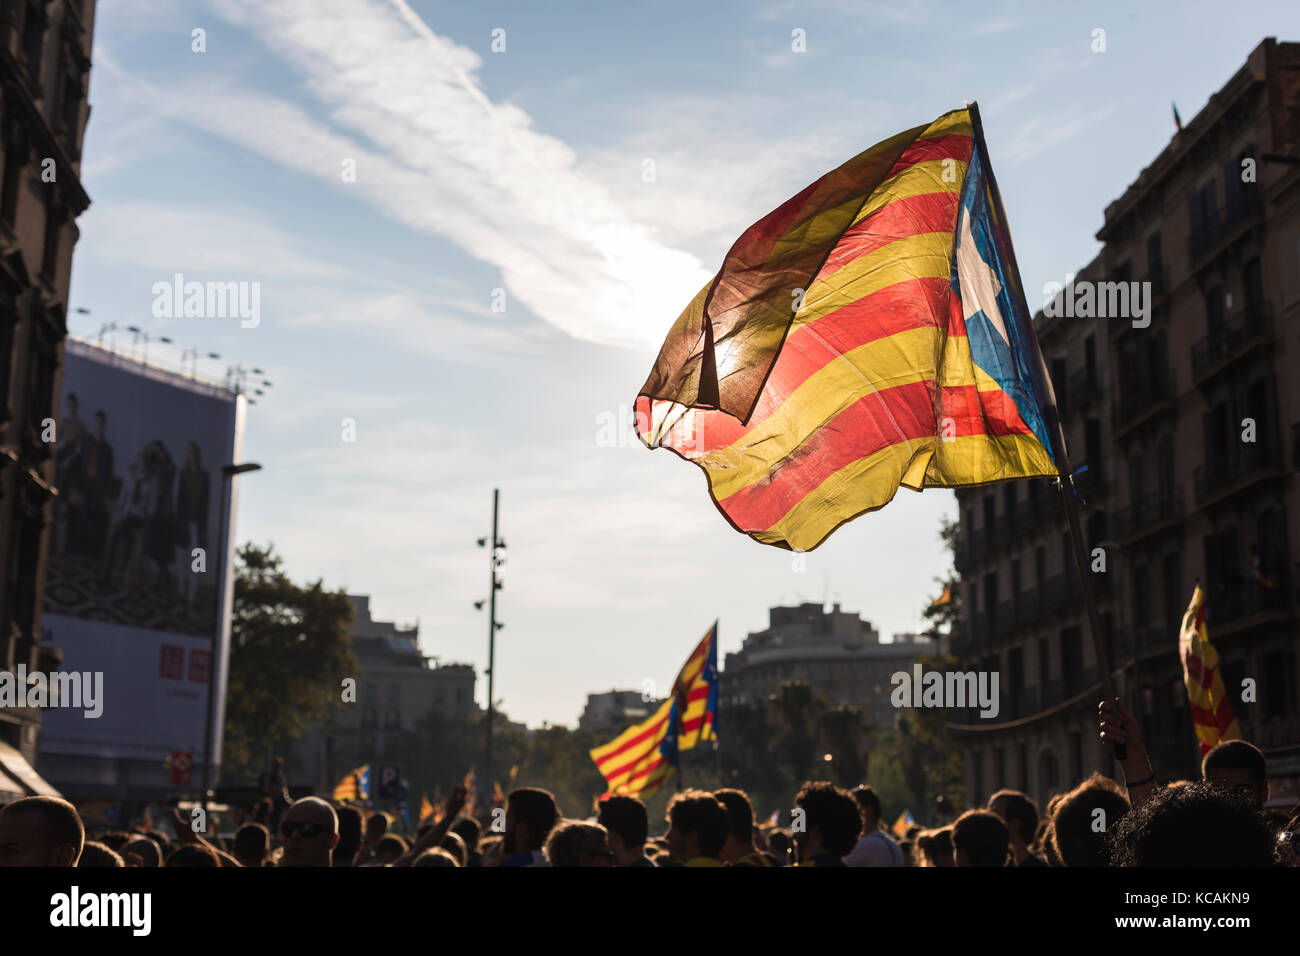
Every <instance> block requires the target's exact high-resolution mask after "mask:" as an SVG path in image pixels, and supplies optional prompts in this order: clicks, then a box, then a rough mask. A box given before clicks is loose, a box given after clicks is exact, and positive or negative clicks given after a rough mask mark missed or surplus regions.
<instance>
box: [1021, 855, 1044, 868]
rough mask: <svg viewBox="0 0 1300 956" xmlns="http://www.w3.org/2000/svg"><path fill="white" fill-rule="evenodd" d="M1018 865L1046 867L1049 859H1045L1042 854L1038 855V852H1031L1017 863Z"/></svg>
mask: <svg viewBox="0 0 1300 956" xmlns="http://www.w3.org/2000/svg"><path fill="white" fill-rule="evenodd" d="M1016 865H1017V866H1044V867H1045V866H1047V861H1046V860H1044V859H1043V858H1042V857H1041V856H1037V855H1036V854H1033V853H1031V854H1029V856H1027V857H1025V858H1024V859H1023V860H1022V861H1021V862H1020V863H1018V864H1016Z"/></svg>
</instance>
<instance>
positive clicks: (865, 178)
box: [636, 103, 1067, 551]
mask: <svg viewBox="0 0 1300 956" xmlns="http://www.w3.org/2000/svg"><path fill="white" fill-rule="evenodd" d="M636 427H637V433H638V435H639V436H640V438H641V440H642V441H643V442H644V443H645V444H646V445H647V446H648V447H650V448H659V447H663V448H668V449H670V450H672V451H674V452H676V453H677V454H678V455H680V456H681V457H682V458H684V459H686V460H687V461H690V462H693V463H694V464H696V465H698V466H699V467H700V468H701V469H702V470H703V471H704V473H705V476H706V477H707V479H708V483H709V494H710V496H711V497H712V498H713V501H714V504H716V505H717V507H718V510H719V511H721V512H722V514H723V516H724V517H725V518H726V519H727V521H729V522H730V523H731V525H732V527H734V528H735V529H736V530H737V531H741V532H743V533H745V534H747V535H749V536H750V537H751V538H753V539H754V540H756V541H759V542H761V543H763V544H769V545H775V546H777V547H782V548H787V549H789V550H793V551H810V550H812V549H813V548H815V547H817V546H818V545H819V544H821V542H822V541H824V540H825V539H826V537H827V536H828V535H830V534H831V532H833V531H834V530H835V529H836V528H838V527H839V526H840V525H842V524H844V523H845V522H846V521H850V520H852V519H853V518H854V517H856V516H858V515H860V514H863V513H865V512H868V511H874V510H876V509H877V508H882V507H884V506H885V505H886V504H888V503H889V501H890V500H891V499H892V498H893V497H894V495H895V493H897V491H898V489H899V488H911V489H913V490H915V491H920V490H921V489H923V488H963V487H969V486H973V485H985V484H990V483H992V482H998V481H1007V480H1010V479H1017V478H1031V477H1036V476H1054V475H1057V474H1059V473H1060V471H1061V470H1063V469H1064V467H1065V465H1066V464H1067V462H1066V461H1065V460H1064V451H1065V449H1064V438H1063V437H1062V435H1061V431H1060V425H1059V421H1058V414H1057V409H1056V399H1055V396H1054V394H1053V392H1052V385H1051V380H1050V378H1049V376H1048V374H1047V368H1046V366H1045V365H1044V363H1043V357H1042V353H1041V352H1040V351H1039V347H1038V341H1037V339H1036V338H1035V334H1034V329H1033V325H1032V322H1031V319H1030V313H1029V308H1028V305H1027V304H1026V302H1025V294H1024V288H1023V286H1022V285H1021V280H1020V272H1019V269H1018V267H1017V265H1016V259H1015V253H1014V251H1013V249H1012V246H1011V232H1010V229H1009V227H1008V225H1007V217H1006V211H1005V209H1004V208H1003V205H1002V199H1001V196H1000V194H999V192H998V187H997V182H996V180H995V179H994V176H993V169H992V166H991V165H990V162H989V153H988V149H987V147H986V145H985V143H984V135H983V132H982V130H981V127H980V123H979V111H978V109H977V108H976V106H975V104H973V103H972V104H971V105H970V106H969V107H968V108H966V109H960V110H954V111H952V112H950V113H945V114H944V115H943V116H940V117H939V118H938V119H936V120H935V121H934V122H933V123H927V124H923V125H921V126H917V127H914V128H913V129H910V130H907V131H906V132H904V133H900V134H898V135H897V136H893V137H891V138H890V139H887V140H885V141H884V142H881V143H877V144H876V145H875V146H873V147H871V148H870V149H868V150H866V151H865V152H862V153H860V154H858V155H857V156H855V157H854V158H852V159H850V160H849V161H848V162H846V163H844V164H843V165H842V166H840V167H839V168H837V169H834V170H832V171H831V172H829V173H827V174H826V175H824V176H822V177H821V178H820V179H818V180H817V181H816V182H815V183H813V184H812V185H810V186H808V187H807V188H806V189H804V190H803V192H801V193H799V194H798V195H797V196H795V197H793V198H792V199H790V200H788V201H787V202H785V203H784V204H782V205H781V206H780V207H779V208H777V209H775V210H774V211H772V212H771V213H769V214H768V215H766V216H764V217H763V218H762V219H760V220H759V221H758V222H757V223H755V224H754V225H753V226H751V227H750V228H749V229H747V230H746V231H745V233H744V234H743V235H742V236H741V237H740V238H739V239H738V240H736V242H735V244H734V245H733V246H732V247H731V251H730V252H728V253H727V256H726V258H725V259H724V260H723V263H722V268H721V269H720V270H719V271H718V274H717V275H716V276H715V277H714V278H713V280H712V281H711V282H709V283H708V284H707V285H705V286H704V288H702V289H701V290H700V291H699V294H698V295H696V297H695V299H694V300H693V301H692V302H691V303H690V304H689V305H688V306H687V307H686V310H685V311H684V312H683V313H682V314H681V316H680V317H679V318H678V319H677V322H676V323H675V324H674V325H673V327H672V329H671V330H670V331H669V332H668V335H667V338H666V339H665V340H664V344H663V347H662V349H661V350H660V352H659V357H658V358H657V359H656V361H655V364H654V367H653V368H652V369H651V371H650V375H649V377H648V378H647V379H646V382H645V384H644V385H643V386H642V388H641V392H640V394H639V395H638V396H637V400H636Z"/></svg>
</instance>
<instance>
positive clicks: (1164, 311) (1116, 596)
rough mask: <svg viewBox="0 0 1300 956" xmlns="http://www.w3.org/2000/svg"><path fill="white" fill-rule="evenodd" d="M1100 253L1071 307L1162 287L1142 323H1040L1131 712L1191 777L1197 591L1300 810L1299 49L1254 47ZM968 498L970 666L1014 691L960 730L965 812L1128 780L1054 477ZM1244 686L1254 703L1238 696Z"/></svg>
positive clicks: (962, 555) (1248, 730)
mask: <svg viewBox="0 0 1300 956" xmlns="http://www.w3.org/2000/svg"><path fill="white" fill-rule="evenodd" d="M1097 238H1098V239H1099V240H1101V241H1102V242H1103V243H1104V248H1103V249H1102V251H1101V253H1100V254H1099V255H1098V256H1097V257H1096V259H1094V260H1093V261H1092V262H1091V263H1089V264H1088V265H1087V266H1086V267H1085V268H1083V269H1082V270H1080V272H1079V274H1078V276H1077V277H1076V278H1075V280H1074V285H1075V287H1077V288H1082V287H1083V286H1082V285H1081V284H1083V283H1088V284H1091V285H1092V287H1093V288H1097V284H1098V283H1101V282H1120V283H1130V282H1147V283H1150V286H1149V289H1150V300H1149V304H1150V306H1151V310H1150V313H1149V315H1148V316H1147V317H1146V318H1147V319H1149V320H1150V324H1149V325H1144V324H1143V322H1145V321H1146V319H1139V321H1138V323H1137V324H1136V326H1135V323H1134V322H1133V321H1130V320H1129V319H1128V318H1114V317H1112V318H1102V319H1086V318H1078V317H1067V316H1065V315H1059V314H1056V313H1057V312H1058V311H1059V310H1058V309H1057V308H1055V307H1053V309H1052V312H1053V313H1054V315H1053V316H1049V315H1046V314H1041V313H1040V314H1039V315H1038V316H1036V317H1035V320H1034V327H1035V330H1036V332H1037V335H1038V338H1039V342H1040V344H1041V346H1042V350H1043V355H1044V358H1045V360H1046V362H1047V365H1048V368H1049V371H1050V372H1051V377H1052V380H1053V385H1054V389H1055V392H1056V397H1057V401H1058V405H1059V406H1060V409H1061V413H1062V422H1063V425H1064V429H1065V436H1066V441H1067V443H1068V445H1069V448H1070V454H1071V459H1072V465H1073V466H1074V467H1075V469H1076V470H1077V469H1080V468H1082V467H1085V466H1086V470H1084V471H1082V472H1081V473H1079V474H1078V475H1077V479H1076V480H1077V485H1078V488H1079V491H1080V495H1081V497H1082V499H1084V501H1085V502H1086V507H1084V508H1083V510H1082V511H1081V521H1082V522H1083V526H1084V527H1083V530H1084V536H1085V538H1086V542H1087V549H1088V552H1089V561H1090V563H1092V562H1095V561H1096V557H1095V556H1096V555H1101V556H1103V558H1104V561H1105V570H1104V571H1097V572H1096V573H1092V572H1091V569H1090V579H1089V580H1090V582H1091V584H1092V588H1093V590H1094V592H1095V595H1096V600H1097V606H1098V611H1099V615H1100V619H1101V629H1102V632H1103V634H1104V635H1105V641H1106V643H1107V647H1108V655H1109V657H1110V660H1111V663H1112V668H1113V669H1114V671H1115V675H1114V676H1115V679H1116V689H1117V692H1119V693H1122V694H1123V695H1124V696H1125V698H1126V700H1127V703H1128V705H1129V707H1130V708H1131V709H1132V710H1133V712H1134V714H1136V715H1137V716H1138V718H1139V719H1140V721H1141V723H1142V731H1143V737H1144V740H1145V741H1146V745H1147V749H1148V752H1149V753H1150V755H1151V758H1152V762H1153V764H1154V765H1155V769H1156V772H1157V774H1159V775H1161V776H1162V777H1164V778H1168V777H1171V776H1183V777H1191V778H1196V777H1197V776H1199V762H1198V756H1199V751H1198V747H1197V744H1196V738H1195V734H1194V730H1193V724H1192V719H1191V712H1190V709H1189V707H1188V700H1187V692H1186V690H1185V688H1184V686H1183V680H1182V671H1181V664H1180V661H1179V657H1178V654H1177V641H1178V632H1179V626H1180V623H1181V619H1182V615H1183V613H1184V611H1185V609H1186V608H1187V605H1188V602H1189V600H1190V598H1191V594H1192V590H1193V586H1194V585H1195V583H1196V582H1198V581H1199V582H1200V583H1201V584H1202V586H1203V587H1204V589H1205V593H1206V617H1207V625H1208V628H1209V633H1210V638H1211V640H1212V641H1213V642H1214V644H1215V646H1216V647H1217V649H1218V652H1219V655H1220V658H1221V662H1222V664H1221V667H1222V673H1223V678H1224V683H1225V685H1226V686H1227V687H1228V688H1229V689H1230V691H1233V690H1235V691H1236V694H1235V695H1234V698H1233V706H1234V708H1235V709H1236V713H1237V715H1238V717H1239V719H1240V722H1241V728H1242V732H1243V734H1244V736H1245V737H1246V739H1248V740H1250V741H1252V742H1253V743H1255V744H1256V745H1257V746H1259V747H1261V748H1262V749H1263V750H1264V751H1265V754H1266V756H1267V757H1268V761H1269V773H1270V777H1271V778H1272V780H1273V786H1274V789H1275V791H1276V796H1277V798H1278V800H1280V801H1286V800H1288V799H1289V800H1290V801H1291V802H1295V800H1296V799H1297V797H1300V793H1297V792H1296V785H1297V781H1298V780H1300V721H1298V719H1297V692H1296V688H1297V682H1298V681H1300V670H1298V666H1300V664H1298V662H1297V633H1298V632H1297V608H1298V606H1300V605H1298V602H1297V598H1298V595H1300V592H1297V585H1298V584H1300V573H1298V572H1300V565H1298V564H1297V559H1300V480H1298V476H1297V471H1300V380H1297V377H1296V373H1297V370H1300V358H1297V356H1300V44H1297V43H1277V42H1276V41H1274V40H1272V39H1269V40H1266V41H1265V42H1264V43H1262V44H1260V46H1259V47H1257V48H1256V49H1255V50H1254V51H1253V52H1252V53H1251V54H1250V57H1249V59H1248V60H1247V62H1246V64H1245V66H1243V67H1242V68H1241V69H1240V70H1239V71H1238V72H1237V74H1236V75H1235V76H1233V77H1232V79H1231V80H1230V81H1229V82H1228V84H1227V85H1226V86H1225V87H1224V88H1223V89H1222V90H1220V91H1219V92H1218V93H1216V94H1215V95H1214V96H1213V97H1212V98H1211V100H1210V103H1209V104H1208V105H1207V106H1206V107H1205V108H1204V109H1203V110H1202V111H1201V112H1200V113H1199V114H1198V115H1197V116H1196V118H1195V119H1193V120H1192V121H1191V122H1189V123H1188V124H1187V126H1186V127H1185V128H1184V129H1183V130H1182V131H1181V132H1179V133H1177V134H1176V135H1175V136H1174V138H1173V140H1172V141H1171V142H1170V144H1169V145H1168V146H1167V147H1166V148H1165V149H1164V150H1163V151H1162V152H1161V153H1160V155H1159V156H1157V157H1156V159H1155V161H1154V162H1153V163H1152V164H1151V166H1149V167H1148V168H1147V169H1145V170H1143V171H1142V173H1141V175H1140V176H1139V177H1138V179H1137V181H1136V182H1135V183H1133V184H1132V185H1131V186H1130V187H1129V188H1128V189H1127V190H1126V191H1125V192H1124V194H1123V195H1122V196H1121V197H1120V198H1119V199H1117V200H1116V201H1115V202H1113V203H1111V204H1110V206H1108V207H1107V209H1106V214H1105V224H1104V225H1103V226H1102V228H1101V230H1100V231H1099V232H1098V233H1097ZM1062 279H1064V277H1062ZM1065 291H1066V294H1067V295H1069V294H1071V290H1070V289H1069V288H1068V287H1067V289H1066V290H1065ZM1252 438H1253V440H1251V439H1252ZM957 500H958V505H959V509H960V535H959V542H958V551H957V569H958V571H959V572H960V574H961V578H962V588H963V601H962V608H963V616H964V621H963V622H962V627H961V629H960V633H961V641H960V644H958V645H957V646H955V647H954V651H955V652H956V653H958V654H959V656H960V657H961V658H962V660H963V661H964V662H965V663H966V665H967V666H974V667H978V668H980V669H985V670H997V671H1000V672H1001V675H1002V677H1001V687H1002V698H1003V706H1002V708H1001V712H1000V714H999V717H998V718H997V719H996V720H994V721H983V720H978V719H976V718H974V717H973V716H972V715H966V716H965V717H961V718H959V719H957V720H956V721H955V724H954V729H955V732H957V733H958V735H959V738H960V739H961V740H962V745H963V748H964V750H965V753H966V756H967V793H968V794H969V795H970V800H971V801H972V803H974V804H978V803H980V802H981V801H983V800H986V799H987V798H988V795H989V794H990V793H991V792H992V791H995V790H997V789H999V788H1000V787H1015V788H1018V789H1022V790H1025V791H1027V792H1029V793H1030V794H1032V795H1033V796H1035V797H1036V798H1037V799H1038V800H1039V801H1040V804H1041V802H1043V801H1045V800H1046V799H1047V798H1048V797H1049V796H1050V795H1051V794H1052V793H1055V792H1058V791H1061V790H1064V789H1066V788H1068V787H1070V786H1072V785H1073V784H1074V783H1075V782H1077V781H1078V780H1080V779H1081V778H1082V777H1084V776H1086V775H1087V774H1089V773H1091V772H1092V771H1093V770H1094V769H1101V770H1102V771H1103V772H1105V773H1117V772H1118V771H1117V769H1116V768H1115V767H1114V764H1113V762H1112V760H1111V758H1110V756H1109V753H1108V752H1107V751H1106V750H1105V748H1103V747H1102V745H1101V744H1100V741H1099V740H1098V731H1097V717H1096V711H1097V702H1098V699H1099V696H1098V695H1099V688H1100V674H1099V672H1098V667H1097V660H1096V655H1095V654H1094V651H1093V645H1092V639H1091V636H1090V633H1089V629H1088V622H1087V616H1086V614H1085V611H1084V607H1083V603H1082V599H1081V589H1080V586H1079V581H1078V572H1077V570H1076V564H1075V560H1074V555H1073V552H1072V550H1071V540H1070V537H1069V530H1068V527H1067V524H1066V521H1065V515H1064V509H1063V507H1062V504H1061V497H1060V492H1059V491H1058V490H1057V489H1055V488H1054V487H1053V483H1052V482H1051V481H1047V480H1041V479H1038V480H1032V481H1023V482H1011V483H1007V484H1004V485H1001V486H996V487H990V488H972V489H968V490H960V491H958V492H957ZM1094 549H1100V550H1094ZM1245 678H1252V679H1254V681H1255V683H1256V686H1257V699H1256V700H1255V701H1254V702H1248V703H1243V702H1242V701H1241V700H1240V696H1241V695H1240V690H1241V687H1242V680H1243V679H1245ZM1288 794H1289V797H1288V796H1287V795H1288Z"/></svg>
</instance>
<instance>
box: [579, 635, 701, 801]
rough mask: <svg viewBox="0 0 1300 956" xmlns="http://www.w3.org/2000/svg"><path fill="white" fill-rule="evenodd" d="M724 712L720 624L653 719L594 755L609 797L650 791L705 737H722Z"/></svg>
mask: <svg viewBox="0 0 1300 956" xmlns="http://www.w3.org/2000/svg"><path fill="white" fill-rule="evenodd" d="M717 713H718V624H717V622H716V621H715V622H714V623H713V627H711V628H709V632H708V633H707V634H705V635H704V638H703V640H701V641H700V643H699V644H697V645H696V647H695V650H694V651H692V652H691V656H690V657H689V658H687V659H686V663H685V664H684V665H683V666H682V669H681V671H680V672H679V673H678V674H677V679H676V680H675V681H673V692H672V693H671V694H670V695H669V696H668V698H667V699H666V700H665V701H664V702H663V703H662V704H660V705H659V709H658V710H657V711H655V714H654V716H653V717H651V718H650V719H649V720H645V721H642V722H641V723H639V724H636V725H635V726H632V727H629V728H628V729H627V730H625V731H623V733H621V734H619V735H618V736H617V737H615V738H614V739H613V740H611V741H610V742H609V743H607V744H605V745H604V746H603V747H596V748H595V749H594V750H592V751H591V759H592V760H594V761H595V762H596V768H597V769H598V770H600V773H601V776H603V777H604V778H605V782H606V784H607V785H608V787H609V790H608V791H607V794H606V795H609V794H628V795H642V796H644V795H647V794H649V793H651V792H652V791H654V790H655V789H657V788H658V787H659V786H660V785H661V784H662V783H663V782H664V781H665V780H667V779H668V775H669V773H671V772H672V769H673V768H674V767H676V766H677V755H678V753H679V752H681V751H683V750H690V749H691V748H692V747H694V746H695V745H696V744H697V743H699V742H700V741H702V740H716V739H717V728H716V719H717Z"/></svg>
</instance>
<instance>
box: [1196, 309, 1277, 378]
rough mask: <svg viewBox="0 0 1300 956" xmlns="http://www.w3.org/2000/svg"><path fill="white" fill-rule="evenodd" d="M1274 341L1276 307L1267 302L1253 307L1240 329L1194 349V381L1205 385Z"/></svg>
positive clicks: (1224, 331)
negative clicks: (1274, 308) (1274, 313)
mask: <svg viewBox="0 0 1300 956" xmlns="http://www.w3.org/2000/svg"><path fill="white" fill-rule="evenodd" d="M1273 340H1274V334H1273V307H1272V306H1271V305H1269V304H1268V303H1267V302H1264V303H1260V304H1258V305H1253V306H1250V307H1248V308H1247V309H1246V310H1245V321H1244V322H1242V324H1241V325H1239V326H1235V327H1233V328H1226V329H1221V330H1219V331H1218V332H1215V333H1213V334H1211V335H1207V336H1206V337H1205V338H1203V339H1201V340H1200V341H1199V342H1197V343H1196V344H1195V345H1193V346H1192V377H1193V379H1194V380H1195V382H1196V384H1197V385H1204V384H1205V383H1206V382H1208V381H1210V380H1211V379H1213V378H1214V377H1215V376H1216V375H1218V374H1219V373H1220V372H1223V371H1224V370H1225V369H1228V368H1230V367H1231V366H1232V365H1233V363H1235V362H1236V361H1238V360H1239V359H1242V358H1245V357H1246V356H1247V355H1249V354H1251V353H1252V352H1253V351H1255V350H1256V349H1259V348H1264V347H1266V346H1268V345H1270V344H1271V343H1272V342H1273Z"/></svg>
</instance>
